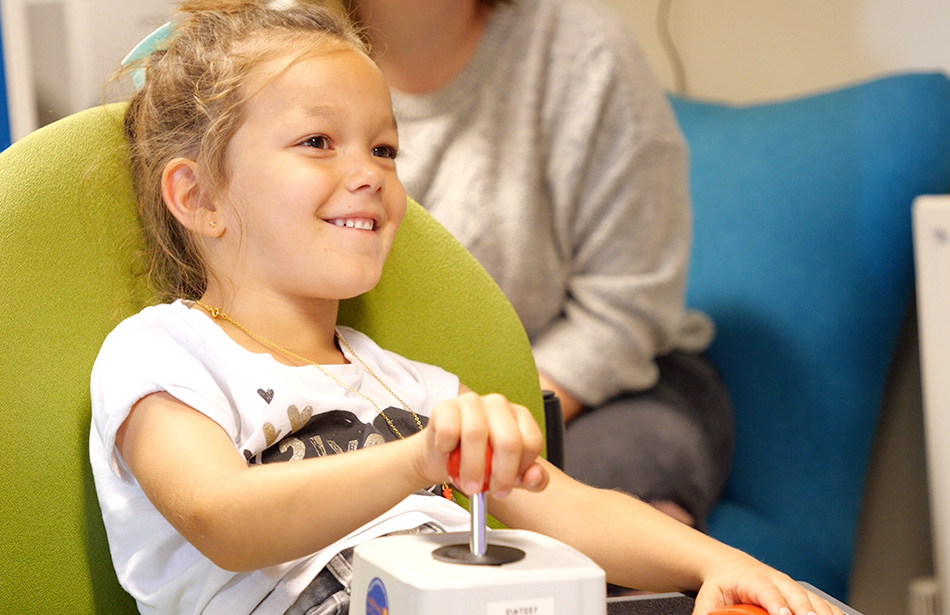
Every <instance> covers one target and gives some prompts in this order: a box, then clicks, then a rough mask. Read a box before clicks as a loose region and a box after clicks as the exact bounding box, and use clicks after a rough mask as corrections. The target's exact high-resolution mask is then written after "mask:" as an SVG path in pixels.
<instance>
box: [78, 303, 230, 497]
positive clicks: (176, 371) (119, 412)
mask: <svg viewBox="0 0 950 615" xmlns="http://www.w3.org/2000/svg"><path fill="white" fill-rule="evenodd" d="M162 307H165V308H167V307H169V306H162ZM202 347H203V343H202V341H201V340H200V339H199V338H198V336H197V335H194V334H193V333H191V334H189V332H188V330H187V327H177V328H176V327H174V326H172V327H169V326H168V323H167V322H164V323H163V322H161V321H159V320H158V319H156V318H154V317H152V314H149V313H148V310H146V311H145V312H143V313H140V314H139V315H137V316H134V317H132V318H130V319H128V320H126V321H123V322H122V323H120V324H119V326H118V327H116V328H115V329H114V330H113V331H112V333H110V334H109V336H108V337H107V338H106V340H105V342H104V343H103V345H102V348H101V349H100V351H99V355H98V357H97V358H96V362H95V364H94V366H93V370H92V376H91V381H90V396H91V402H92V430H93V436H94V437H98V438H99V439H100V441H101V442H102V450H103V451H105V452H106V454H107V455H109V460H108V461H109V466H110V468H111V469H112V471H113V472H114V473H115V474H116V475H117V476H119V477H120V478H123V479H126V480H129V479H130V474H129V473H128V470H127V469H126V468H125V466H124V463H123V462H122V460H121V459H120V455H119V454H118V450H117V449H116V447H115V438H116V432H117V431H118V429H119V427H120V426H121V425H122V423H123V422H124V421H125V420H126V418H128V416H129V413H130V412H131V411H132V408H133V407H134V406H135V404H136V403H138V402H139V401H140V400H141V399H142V398H144V397H146V396H148V395H150V394H152V393H156V392H159V391H165V392H167V393H169V394H170V395H171V396H172V397H174V398H176V399H177V400H179V401H181V402H182V403H184V404H187V405H188V406H191V407H192V408H194V409H195V410H197V411H199V412H201V413H202V414H204V415H206V416H208V417H209V418H211V419H212V420H213V421H215V422H216V423H218V424H219V425H221V427H222V428H223V429H224V430H225V431H226V432H227V433H228V434H229V435H230V436H231V438H232V440H234V439H235V437H236V432H237V429H238V426H239V423H238V422H237V421H236V419H235V416H234V414H233V411H232V410H231V407H230V404H229V402H228V399H227V397H226V395H225V393H224V392H223V391H222V388H221V386H220V385H219V383H218V381H217V380H218V379H217V378H216V377H215V375H214V374H213V373H211V372H210V371H209V370H208V368H207V367H206V366H205V365H204V364H203V363H202V361H201V360H200V356H201V351H202Z"/></svg>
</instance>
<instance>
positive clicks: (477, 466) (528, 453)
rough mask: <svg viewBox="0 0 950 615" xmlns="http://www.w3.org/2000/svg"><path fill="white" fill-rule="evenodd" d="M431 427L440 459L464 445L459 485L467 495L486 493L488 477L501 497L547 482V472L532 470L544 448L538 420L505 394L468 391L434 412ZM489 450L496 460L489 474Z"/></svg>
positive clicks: (493, 488) (492, 486)
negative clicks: (487, 463)
mask: <svg viewBox="0 0 950 615" xmlns="http://www.w3.org/2000/svg"><path fill="white" fill-rule="evenodd" d="M430 427H431V428H432V432H433V438H434V446H435V449H436V451H438V452H439V453H440V454H441V455H448V454H449V453H451V452H452V451H453V450H455V449H456V448H458V447H461V459H460V462H459V477H458V478H459V480H458V482H459V483H461V484H457V485H456V486H457V487H458V488H459V489H461V490H462V491H463V492H464V493H466V494H467V495H472V494H473V493H477V492H479V491H481V490H482V486H483V483H484V482H485V481H486V479H490V480H489V487H490V491H491V492H492V493H493V495H494V496H495V497H496V498H504V497H506V496H507V495H508V493H510V491H511V490H512V489H514V488H515V487H516V486H519V485H522V484H524V486H525V487H526V488H532V489H537V488H539V487H541V486H543V484H544V483H546V482H547V473H546V472H545V471H544V470H543V468H540V467H533V466H536V460H537V457H538V455H539V454H540V452H541V450H542V448H543V446H544V438H543V436H542V434H541V430H540V428H539V427H538V424H537V422H536V421H535V420H534V417H533V416H532V415H531V413H530V411H528V409H527V408H524V407H523V406H519V405H516V404H512V403H510V402H509V401H508V400H507V399H505V398H504V397H503V396H501V395H486V396H484V397H482V396H479V395H476V394H475V393H463V394H462V395H459V396H458V397H457V398H455V399H454V400H451V401H449V402H443V403H441V404H439V405H438V406H437V407H436V408H435V409H433V412H432V416H431V417H430ZM489 446H491V448H492V462H491V465H490V467H489V468H488V472H489V474H488V475H486V463H485V456H486V451H487V449H488V447H489ZM529 469H531V472H528V470H529ZM526 474H527V476H526Z"/></svg>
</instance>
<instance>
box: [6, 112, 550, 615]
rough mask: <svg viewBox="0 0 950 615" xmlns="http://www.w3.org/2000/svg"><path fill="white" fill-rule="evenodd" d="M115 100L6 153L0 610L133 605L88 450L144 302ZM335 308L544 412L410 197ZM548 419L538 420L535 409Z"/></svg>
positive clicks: (475, 285)
mask: <svg viewBox="0 0 950 615" xmlns="http://www.w3.org/2000/svg"><path fill="white" fill-rule="evenodd" d="M124 109H125V106H124V105H123V104H113V105H107V106H103V107H96V108H94V109H90V110H87V111H84V112H81V113H78V114H75V115H73V116H70V117H68V118H66V119H64V120H61V121H59V122H57V123H55V124H52V125H49V126H46V127H44V128H42V129H40V130H38V131H36V132H35V133H33V134H31V135H29V136H28V137H26V138H24V139H22V140H20V141H18V142H17V143H15V144H13V145H12V146H11V147H10V148H8V149H7V150H5V151H3V152H2V153H0V335H2V340H3V341H2V343H0V369H2V376H0V412H2V417H3V422H2V423H3V427H2V429H0V450H2V451H3V453H2V462H0V468H2V470H3V472H2V479H0V528H2V529H0V555H2V557H0V605H2V606H0V610H2V611H3V612H8V613H101V614H109V615H116V614H122V613H133V612H135V604H134V602H133V601H132V599H131V598H130V597H129V596H128V595H126V594H125V593H124V592H123V591H122V589H121V588H120V587H119V584H118V581H117V580H116V577H115V573H114V571H113V569H112V563H111V560H110V557H109V550H108V545H107V542H106V537H105V530H104V529H103V526H102V519H101V516H100V513H99V507H98V504H97V501H96V495H95V490H94V487H93V483H92V475H91V471H90V468H89V460H88V452H87V451H88V448H87V447H88V432H89V422H90V406H89V372H90V369H91V368H92V363H93V361H94V360H95V357H96V354H97V352H98V349H99V345H100V344H101V343H102V340H103V338H104V337H105V335H106V334H107V333H108V332H109V331H110V330H111V329H112V328H113V327H114V326H115V324H116V323H117V322H118V321H120V320H121V319H122V318H124V317H126V316H128V315H130V314H132V313H134V312H136V311H138V310H139V309H141V308H142V307H143V306H144V305H147V304H148V303H151V302H153V298H152V297H151V295H150V293H149V292H148V291H147V289H146V287H145V284H144V282H143V280H142V279H141V277H140V276H138V275H136V273H135V272H136V270H137V267H136V264H137V262H139V260H138V254H139V250H140V247H141V237H140V235H139V231H138V224H137V218H136V214H135V208H134V203H133V190H132V185H131V181H130V178H129V173H128V162H127V154H126V150H125V145H124V143H123V141H122V136H121V125H122V113H123V111H124ZM341 320H342V321H343V322H344V323H345V324H349V325H351V326H354V327H356V328H358V329H361V330H363V331H365V332H367V333H368V334H370V335H371V336H373V337H374V338H376V339H377V340H378V341H379V342H380V343H381V344H382V345H383V346H384V347H388V348H390V349H392V350H395V351H397V352H400V353H402V354H404V355H406V356H409V357H411V358H414V359H419V360H423V361H427V362H430V363H434V364H437V365H441V366H443V367H445V368H446V369H449V370H451V371H454V372H455V373H457V374H459V376H460V377H461V378H462V381H463V382H465V383H466V384H467V385H468V386H470V387H471V388H473V389H474V390H476V391H479V392H490V391H498V392H501V393H504V394H506V395H507V396H508V397H509V398H510V399H512V400H514V401H517V402H519V403H522V404H525V405H526V406H528V407H529V408H531V409H532V411H533V412H534V413H535V414H536V416H537V418H538V420H539V422H541V418H542V412H543V410H542V399H541V392H540V390H539V387H538V383H537V378H536V372H535V366H534V361H533V358H532V356H531V351H530V346H529V343H528V340H527V336H526V335H525V333H524V329H523V328H522V327H521V324H520V322H519V321H518V318H517V316H516V315H515V313H514V311H513V309H512V308H511V306H510V305H509V304H508V302H507V301H506V300H505V298H504V297H503V295H502V294H501V292H500V291H499V290H498V288H497V286H495V284H494V282H492V281H491V279H490V278H489V277H488V275H487V274H486V273H485V272H484V270H482V269H481V267H480V266H479V265H478V264H477V263H476V261H475V260H474V259H472V257H471V256H469V254H468V253H467V252H466V251H465V250H464V249H463V248H462V247H461V246H460V245H459V244H458V243H456V242H455V241H454V240H453V239H452V238H451V236H450V235H449V234H448V233H447V232H446V231H445V230H444V229H443V228H442V227H441V226H439V225H438V223H436V222H435V221H434V220H433V219H432V218H431V217H430V216H429V215H428V214H427V213H426V212H425V211H424V210H423V209H422V208H421V207H419V206H418V205H417V204H415V203H410V208H409V211H408V213H407V216H406V219H405V222H404V223H403V227H402V228H401V229H400V232H399V233H398V235H397V238H396V244H395V246H394V248H393V252H392V255H391V257H390V260H389V261H388V263H387V265H386V269H385V271H384V274H383V279H382V281H381V282H380V284H379V286H378V287H377V288H376V289H375V290H374V291H373V292H371V293H369V294H368V295H365V296H363V297H360V298H358V299H355V300H352V301H349V302H346V303H345V304H344V306H343V309H342V310H341ZM542 425H543V422H542Z"/></svg>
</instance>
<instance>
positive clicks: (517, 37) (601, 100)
mask: <svg viewBox="0 0 950 615" xmlns="http://www.w3.org/2000/svg"><path fill="white" fill-rule="evenodd" d="M393 103H394V106H395V109H396V117H397V120H398V123H399V131H400V158H399V161H398V171H399V175H400V177H401V178H402V180H403V181H404V182H405V184H406V188H407V190H408V192H409V194H410V195H411V196H413V197H414V198H415V199H417V200H418V201H419V202H420V203H421V204H422V205H423V206H424V207H426V208H428V209H429V211H430V212H431V213H432V214H433V215H434V216H435V217H436V218H437V219H438V220H439V221H440V222H442V224H444V225H445V226H446V227H447V228H448V229H449V231H451V232H452V233H453V234H454V235H455V237H456V238H458V239H459V241H461V243H462V244H464V245H465V246H466V247H467V248H468V249H469V250H470V251H471V252H472V253H473V254H474V255H475V257H476V258H477V259H478V260H479V261H480V262H481V263H482V265H483V266H484V267H485V268H486V269H487V270H488V272H489V273H490V274H491V275H492V277H494V279H495V281H496V282H497V283H498V285H499V286H500V287H501V289H502V290H503V291H504V292H505V294H506V295H507V296H508V298H509V299H510V301H511V302H512V304H513V305H514V307H515V310H516V311H517V312H518V314H519V316H520V317H521V319H522V321H523V323H524V326H525V329H526V330H527V332H528V335H529V337H530V338H531V343H532V347H533V349H534V354H535V360H536V362H537V365H538V369H539V370H541V371H542V372H544V373H545V374H547V375H548V376H549V377H550V378H552V379H554V380H555V381H556V382H558V383H560V384H561V385H562V386H564V387H565V388H566V389H567V390H568V391H570V392H571V393H573V394H574V395H575V396H576V397H578V398H579V399H580V400H581V401H583V402H585V403H587V404H589V405H596V404H598V403H600V402H601V401H603V400H604V399H606V398H608V397H610V396H613V395H615V394H617V393H619V392H621V391H630V390H640V389H644V388H647V387H649V386H651V385H652V384H653V383H654V382H655V380H656V377H657V369H656V365H655V363H654V357H656V356H658V355H662V354H664V353H667V352H669V351H671V350H673V349H675V348H680V349H686V350H691V351H700V350H702V349H704V348H705V347H706V346H707V345H708V344H709V342H710V340H711V338H712V334H713V327H712V323H711V322H710V321H709V319H708V318H706V317H705V316H704V315H702V314H699V313H696V312H687V311H686V310H685V309H684V305H683V301H684V290H685V282H686V269H687V265H688V261H689V249H690V243H691V232H692V229H691V213H690V206H689V198H688V190H687V178H686V174H687V153H686V147H685V144H684V142H683V138H682V135H681V134H680V132H679V129H678V127H677V126H676V124H675V120H674V118H673V116H672V112H671V110H670V107H669V104H668V102H667V100H666V97H665V95H664V93H663V91H662V88H661V87H660V86H659V84H658V83H657V81H656V79H655V78H654V76H653V75H652V73H651V71H650V68H649V66H648V65H647V63H646V61H645V60H644V58H643V57H642V56H641V54H640V51H639V49H638V48H637V46H636V44H635V42H634V41H633V40H632V36H631V35H630V33H629V32H628V31H626V30H625V29H624V27H623V26H622V25H621V21H620V19H619V17H617V16H616V15H614V14H613V13H611V12H609V11H608V10H607V9H606V8H605V7H603V6H601V5H599V4H595V2H594V1H592V0H516V1H515V3H514V4H511V5H508V4H503V5H501V6H500V7H499V8H497V9H496V10H495V11H494V13H493V14H492V16H491V18H490V21H489V23H488V25H487V28H486V31H485V33H484V35H483V38H482V40H481V41H480V44H479V47H478V49H477V51H476V52H475V55H474V56H473V58H472V60H471V61H470V62H469V64H468V66H467V67H466V68H465V70H464V71H463V73H462V74H460V75H459V76H458V77H456V78H455V79H454V80H453V81H452V82H451V83H450V84H449V85H447V86H446V87H444V88H443V89H441V90H439V91H437V92H434V93H431V94H425V95H407V94H404V93H400V92H393Z"/></svg>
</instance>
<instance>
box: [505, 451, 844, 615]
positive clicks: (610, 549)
mask: <svg viewBox="0 0 950 615" xmlns="http://www.w3.org/2000/svg"><path fill="white" fill-rule="evenodd" d="M542 463H545V464H546V462H542ZM546 470H547V472H548V474H549V475H550V481H549V483H548V486H547V488H546V489H545V490H544V491H542V492H539V493H531V492H527V491H523V490H518V491H514V492H512V493H511V494H510V496H509V497H507V498H505V499H503V500H495V499H493V498H491V497H489V509H490V511H491V513H492V514H493V515H495V516H496V517H497V518H498V519H499V520H500V521H502V522H503V523H505V524H506V525H508V526H510V527H518V528H524V529H529V530H533V531H536V532H539V533H542V534H546V535H548V536H552V537H554V538H557V539H559V540H561V541H563V542H565V543H567V544H569V545H571V546H573V547H574V548H576V549H578V550H579V551H581V552H583V553H585V554H586V555H587V556H588V557H590V558H591V559H593V560H594V561H595V562H597V563H598V564H599V565H600V566H601V567H602V568H603V569H604V570H605V571H606V573H607V580H608V581H609V582H612V583H615V584H618V585H622V586H625V587H632V588H636V589H643V590H652V591H683V590H695V589H698V588H700V587H701V589H700V591H699V594H698V596H697V599H696V607H695V611H694V614H695V615H705V614H706V613H708V612H710V611H711V610H713V609H715V608H718V607H722V606H726V605H729V604H740V603H750V604H758V605H762V606H763V607H764V608H766V609H767V610H768V611H769V613H771V614H772V615H790V614H791V613H794V614H795V615H809V614H817V615H830V614H834V615H841V611H840V610H839V609H837V608H836V607H833V606H831V605H830V604H828V603H827V602H825V601H824V600H822V599H820V598H818V597H817V596H815V595H813V594H811V593H810V592H807V591H806V590H805V589H804V588H803V587H802V586H801V585H799V584H798V583H796V582H795V581H793V580H792V579H791V578H789V577H788V576H787V575H784V574H782V573H780V572H778V571H776V570H774V569H772V568H769V567H768V566H765V565H764V564H762V563H760V562H758V561H757V560H755V559H754V558H752V557H750V556H749V555H746V554H745V553H742V552H740V551H738V550H736V549H733V548H731V547H728V546H726V545H724V544H722V543H720V542H718V541H716V540H714V539H712V538H710V537H709V536H706V535H704V534H702V533H700V532H698V531H696V530H694V529H692V528H690V527H688V526H686V525H684V524H682V523H680V522H678V521H675V520H673V519H671V518H670V517H668V516H667V515H664V514H662V513H660V512H658V511H656V510H655V509H654V508H653V507H652V506H650V505H648V504H646V503H644V502H641V501H640V500H637V499H635V498H633V497H630V496H628V495H625V494H623V493H620V492H617V491H608V490H601V489H594V488H592V487H589V486H586V485H583V484H581V483H579V482H577V481H575V480H573V479H571V478H569V477H568V476H567V475H565V474H564V473H562V472H561V471H559V470H558V469H556V468H554V467H553V466H550V465H547V464H546Z"/></svg>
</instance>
